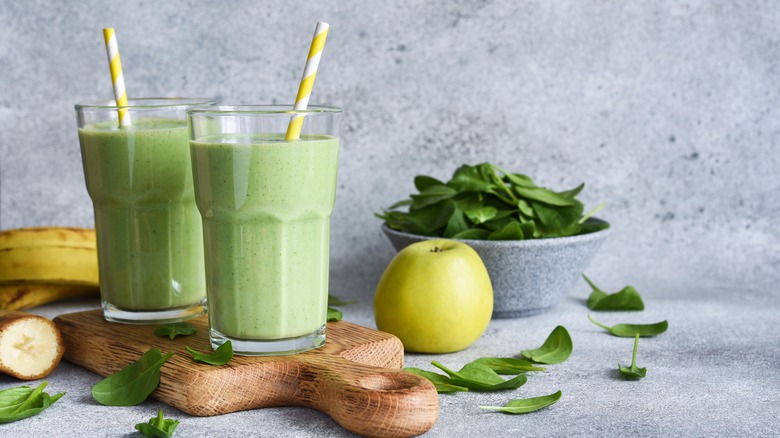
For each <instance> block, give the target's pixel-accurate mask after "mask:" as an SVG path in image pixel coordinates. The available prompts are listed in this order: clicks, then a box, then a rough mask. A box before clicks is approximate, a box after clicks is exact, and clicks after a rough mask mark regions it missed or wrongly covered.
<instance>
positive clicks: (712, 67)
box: [0, 0, 780, 296]
mask: <svg viewBox="0 0 780 438" xmlns="http://www.w3.org/2000/svg"><path fill="white" fill-rule="evenodd" d="M778 5H779V4H778V3H777V2H774V1H772V0H766V1H754V2H739V3H737V2H730V1H695V0H694V1H655V2H622V1H578V0H570V1H565V0H557V1H503V2H502V1H455V2H448V1H436V2H425V3H423V2H398V3H394V2H387V1H374V0H371V1H352V2H335V1H305V2H303V1H285V2H274V3H272V2H260V1H224V2H196V1H164V2H149V1H132V0H128V1H121V2H119V1H104V2H101V1H96V0H90V1H79V2H65V1H53V0H49V1H47V0H28V1H24V2H22V1H13V0H2V2H1V3H0V66H2V67H0V90H1V91H0V157H1V159H2V161H1V162H0V172H1V174H0V226H1V227H3V228H12V227H23V226H33V225H45V224H68V225H91V224H92V211H91V203H90V200H89V197H88V196H87V193H86V190H85V189H84V182H83V174H82V169H81V160H80V155H79V148H78V141H77V137H76V129H75V117H74V112H73V105H74V104H75V103H77V102H78V101H83V100H92V99H96V98H110V97H111V86H110V80H109V76H108V69H107V65H106V59H105V52H104V47H103V40H102V34H101V28H102V27H105V26H113V27H115V28H116V29H117V36H118V41H119V45H120V51H121V54H122V61H123V64H124V67H125V78H126V83H127V88H128V90H129V93H130V94H131V95H132V96H142V95H144V96H151V95H197V96H216V97H218V98H219V99H220V100H221V101H222V102H223V103H269V102H291V101H292V100H293V98H294V95H295V92H296V87H297V83H298V81H299V78H300V73H301V70H302V68H303V61H304V57H305V54H306V51H307V49H308V44H309V40H310V37H311V33H312V31H313V26H314V23H315V21H316V20H323V21H327V22H329V23H330V24H331V26H332V27H331V32H330V34H329V38H328V43H327V46H326V49H325V54H324V58H323V61H322V64H321V68H320V73H319V75H318V79H317V84H316V86H315V90H314V94H313V97H312V102H314V103H329V104H335V105H338V106H341V107H343V108H344V109H345V118H344V126H343V148H342V154H341V161H340V170H339V172H340V175H339V186H338V195H337V197H338V200H337V203H336V208H335V211H334V215H333V227H332V230H333V237H332V242H333V249H332V277H333V281H332V283H333V288H334V290H337V291H341V294H342V295H344V296H349V295H360V294H370V293H372V292H373V288H374V286H375V284H376V281H377V279H378V277H379V275H380V274H381V272H382V270H383V269H384V266H385V265H386V263H387V262H388V261H389V259H390V258H391V257H392V254H393V252H392V250H391V249H390V246H389V245H388V244H387V242H385V241H384V237H383V236H382V235H381V233H380V231H379V220H377V219H375V218H374V217H373V216H372V213H373V212H375V211H378V210H380V209H381V207H383V206H386V205H389V204H390V203H392V202H394V201H396V200H398V199H400V198H401V197H404V196H405V195H407V194H408V193H409V192H410V191H411V190H412V188H413V187H412V178H413V176H414V175H416V174H420V173H424V174H432V175H434V176H437V177H440V178H446V177H448V176H449V174H450V173H451V172H452V171H453V170H454V169H455V168H456V167H457V166H458V165H459V164H461V163H464V162H471V163H476V162H481V161H486V160H489V161H493V162H495V163H497V164H500V165H501V166H503V167H505V168H509V169H512V170H516V171H522V172H524V173H528V174H531V175H533V176H535V177H537V179H538V180H539V181H541V182H543V183H545V184H548V185H550V186H552V187H554V188H568V187H569V186H573V185H575V184H577V183H579V182H581V181H585V182H586V183H587V188H586V191H585V192H584V198H585V200H586V201H587V203H588V204H589V205H591V206H593V205H595V204H596V203H598V202H601V201H605V202H607V204H608V206H607V208H606V209H605V210H604V212H603V213H602V215H601V216H602V217H604V218H606V219H608V220H609V221H610V222H612V223H613V225H614V229H615V231H614V233H613V235H612V237H611V239H610V241H609V242H608V243H607V244H605V246H604V247H603V248H602V250H601V252H600V254H599V255H598V256H597V259H596V260H595V261H594V262H593V263H592V265H591V269H590V270H589V272H590V273H591V274H592V275H593V276H594V277H596V278H601V279H604V281H606V282H614V283H625V282H630V283H633V284H635V285H636V286H638V287H642V289H641V290H643V293H647V294H648V295H650V296H652V295H653V294H659V295H660V294H682V293H684V294H702V296H706V293H707V286H708V285H711V284H716V283H719V284H721V285H722V284H724V283H728V284H733V285H734V286H738V285H744V286H745V287H746V288H747V289H750V288H751V287H759V286H758V285H760V284H772V281H776V280H778V279H779V278H780V274H778V272H780V231H778V230H779V228H778V226H777V225H776V222H777V221H778V219H779V218H780V197H779V196H778V190H779V189H780V177H778V176H777V170H776V169H777V168H778V165H779V164H780V157H779V154H778V152H777V150H776V148H777V145H778V142H780V114H778V110H777V108H778V107H780V105H779V104H780V95H779V90H780V69H779V67H780V66H779V65H778V61H779V60H780V44H779V43H780V37H778V34H777V29H778V28H780V6H778Z"/></svg>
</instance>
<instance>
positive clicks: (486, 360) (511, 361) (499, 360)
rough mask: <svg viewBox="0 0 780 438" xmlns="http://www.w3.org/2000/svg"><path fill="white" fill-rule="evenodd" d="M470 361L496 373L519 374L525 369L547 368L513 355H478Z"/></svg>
mask: <svg viewBox="0 0 780 438" xmlns="http://www.w3.org/2000/svg"><path fill="white" fill-rule="evenodd" d="M472 363H479V364H482V365H486V366H488V367H490V369H492V370H493V371H495V372H496V373H498V374H512V375H514V374H520V373H523V372H526V371H545V370H546V369H547V368H544V367H539V366H536V365H534V364H533V363H531V362H530V361H528V360H525V359H516V358H514V357H480V358H479V359H477V360H475V361H474V362H472Z"/></svg>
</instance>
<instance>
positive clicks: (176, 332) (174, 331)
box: [154, 322, 198, 339]
mask: <svg viewBox="0 0 780 438" xmlns="http://www.w3.org/2000/svg"><path fill="white" fill-rule="evenodd" d="M197 331H198V330H197V329H196V328H195V327H194V326H193V325H192V324H188V323H186V322H176V323H172V324H165V325H161V326H159V327H157V328H156V329H155V330H154V334H155V335H157V336H160V337H162V338H164V337H166V336H167V337H169V338H170V339H174V338H176V336H190V335H194V334H195V333H197Z"/></svg>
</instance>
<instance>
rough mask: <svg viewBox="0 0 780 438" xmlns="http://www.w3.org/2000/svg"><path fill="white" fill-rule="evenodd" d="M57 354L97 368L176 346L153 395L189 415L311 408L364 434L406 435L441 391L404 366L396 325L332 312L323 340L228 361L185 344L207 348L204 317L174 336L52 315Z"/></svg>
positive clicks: (429, 420) (428, 422) (423, 426)
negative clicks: (214, 360) (195, 354)
mask: <svg viewBox="0 0 780 438" xmlns="http://www.w3.org/2000/svg"><path fill="white" fill-rule="evenodd" d="M54 322H55V323H56V324H57V326H58V327H59V329H60V331H61V332H62V337H63V339H64V341H65V356H64V358H65V359H66V360H68V361H70V362H73V363H75V364H77V365H80V366H82V367H84V368H86V369H88V370H90V371H93V372H95V373H98V374H100V375H102V376H108V375H110V374H113V373H115V372H117V371H119V370H120V369H122V368H123V367H125V366H127V365H128V364H129V363H131V362H134V361H136V360H137V359H138V358H139V357H140V356H141V355H142V354H143V353H144V352H146V351H147V350H149V349H150V348H152V347H158V348H159V349H160V350H162V352H163V354H165V353H167V352H169V351H172V352H174V353H175V354H174V355H173V357H171V358H170V359H169V360H168V361H167V362H166V363H165V364H164V365H163V367H162V370H161V377H160V385H159V386H158V388H157V390H156V391H155V392H154V393H152V397H154V398H156V399H157V400H160V401H161V402H163V403H166V404H169V405H171V406H173V407H175V408H177V409H179V410H181V411H184V412H186V413H188V414H191V415H197V416H209V415H220V414H226V413H230V412H235V411H240V410H246V409H256V408H262V407H267V406H305V407H310V408H314V409H317V410H319V411H321V412H323V413H325V414H327V415H329V416H330V417H331V418H333V419H334V420H335V421H336V422H337V423H339V424H340V425H342V426H343V427H344V428H346V429H347V430H349V431H351V432H354V433H357V434H359V435H364V436H376V437H407V436H415V435H419V434H421V433H424V432H425V431H427V430H428V429H430V428H431V427H432V426H433V424H434V423H435V422H436V418H437V417H438V413H439V405H438V394H437V393H436V389H435V388H434V387H433V385H432V384H431V383H430V382H429V381H428V380H426V379H424V378H422V377H420V376H417V375H414V374H411V373H407V372H405V371H403V369H402V368H403V357H404V356H403V345H402V344H401V341H399V340H398V338H396V337H395V336H393V335H390V334H387V333H383V332H380V331H376V330H372V329H368V328H365V327H361V326H359V325H355V324H351V323H349V322H345V321H340V322H335V323H332V322H329V323H328V326H327V329H326V335H327V341H326V343H325V345H324V346H323V347H322V348H319V349H317V350H312V351H308V352H305V353H300V354H296V355H292V356H269V357H245V356H235V357H234V358H233V359H232V360H231V361H230V362H228V364H227V365H224V366H211V365H205V364H199V363H196V362H194V361H193V360H192V358H191V355H190V354H189V353H188V352H186V351H185V350H184V346H185V345H186V346H189V347H191V348H194V349H195V350H198V351H203V352H208V351H211V345H210V343H209V339H208V320H207V318H206V317H201V318H197V319H194V320H191V321H189V322H190V323H191V324H192V325H194V326H195V327H196V328H197V329H198V332H197V333H196V334H195V335H192V336H185V337H177V338H176V339H174V340H171V339H169V338H167V337H165V338H162V337H159V336H155V335H154V329H155V328H156V327H157V326H142V325H127V324H118V323H111V322H107V321H106V320H105V319H104V318H103V313H102V310H90V311H86V312H79V313H71V314H66V315H61V316H58V317H57V318H55V320H54Z"/></svg>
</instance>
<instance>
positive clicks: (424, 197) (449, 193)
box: [411, 184, 458, 209]
mask: <svg viewBox="0 0 780 438" xmlns="http://www.w3.org/2000/svg"><path fill="white" fill-rule="evenodd" d="M457 194H458V192H457V190H455V189H453V188H451V187H447V186H445V185H443V184H442V185H433V186H428V187H426V188H425V189H424V190H421V191H420V194H419V195H412V196H411V198H412V208H413V209H419V208H423V207H427V206H429V205H432V204H436V203H437V202H441V201H444V200H445V199H450V198H452V197H453V196H455V195H457Z"/></svg>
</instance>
